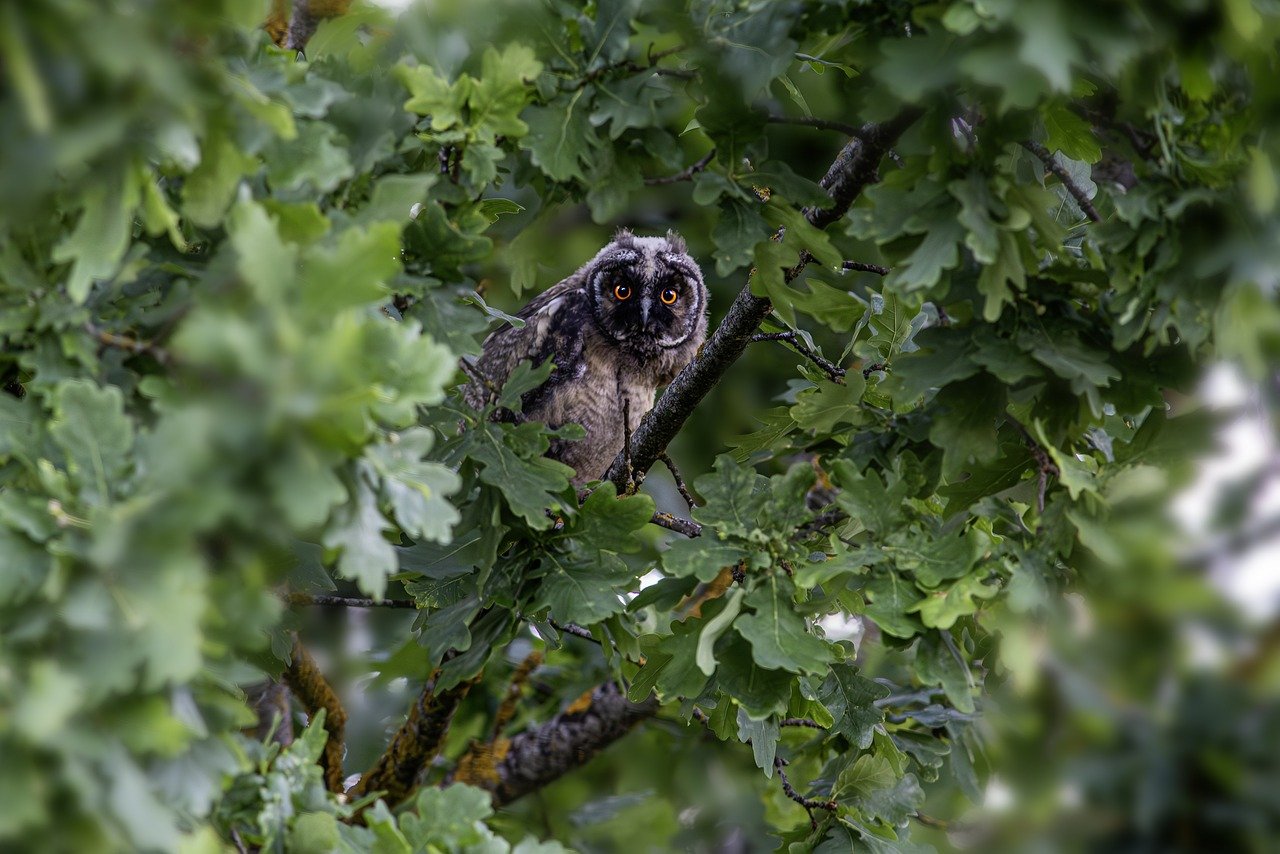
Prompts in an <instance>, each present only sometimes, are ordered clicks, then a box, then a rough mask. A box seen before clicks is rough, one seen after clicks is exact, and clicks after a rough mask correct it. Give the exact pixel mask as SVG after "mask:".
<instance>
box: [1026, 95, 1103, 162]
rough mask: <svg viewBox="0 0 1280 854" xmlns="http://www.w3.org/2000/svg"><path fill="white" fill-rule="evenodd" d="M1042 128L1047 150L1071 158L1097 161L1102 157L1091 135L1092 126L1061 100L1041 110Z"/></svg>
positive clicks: (1095, 140) (1099, 147)
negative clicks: (1044, 133) (1046, 136)
mask: <svg viewBox="0 0 1280 854" xmlns="http://www.w3.org/2000/svg"><path fill="white" fill-rule="evenodd" d="M1041 117H1042V118H1043V119H1044V129H1045V131H1046V132H1047V133H1048V139H1046V140H1045V142H1046V143H1048V147H1049V151H1051V152H1053V151H1061V152H1062V153H1063V154H1065V155H1066V156H1067V157H1070V158H1071V159H1073V160H1083V161H1084V162H1085V163H1097V162H1098V161H1099V160H1101V159H1102V147H1101V146H1099V145H1098V140H1097V138H1096V137H1095V136H1094V135H1093V128H1092V127H1090V126H1089V123H1088V122H1086V121H1085V120H1084V119H1082V118H1080V117H1079V116H1077V115H1076V114H1075V113H1074V112H1072V111H1071V109H1070V108H1069V107H1067V105H1066V104H1065V103H1063V102H1061V101H1057V102H1054V103H1052V104H1050V105H1049V106H1047V107H1045V108H1044V110H1043V111H1042V112H1041Z"/></svg>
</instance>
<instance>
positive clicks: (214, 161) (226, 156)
mask: <svg viewBox="0 0 1280 854" xmlns="http://www.w3.org/2000/svg"><path fill="white" fill-rule="evenodd" d="M200 155H201V156H200V165H199V166H197V167H196V169H195V170H194V171H193V172H192V173H191V174H190V175H188V176H187V178H186V180H185V181H184V182H183V184H182V212H183V213H184V214H186V215H187V217H189V218H190V220H191V221H192V222H193V223H195V224H196V225H198V226H200V227H201V228H215V227H217V226H218V225H219V224H220V223H221V221H222V215H223V214H224V213H226V210H227V207H228V206H229V205H230V204H231V200H232V198H233V197H234V196H235V192H236V186H237V185H238V184H239V183H240V179H241V177H242V176H244V175H246V174H248V173H249V172H250V171H251V170H253V169H255V168H257V166H258V159H257V158H256V157H254V156H253V155H251V154H247V153H245V152H243V151H241V150H240V149H239V148H238V147H237V146H236V144H235V142H234V141H233V140H232V139H231V138H230V137H229V135H228V133H227V131H226V130H225V129H223V128H220V127H216V126H215V128H214V129H213V130H212V131H211V132H210V135H209V138H208V139H206V140H205V144H204V148H203V149H202V151H201V152H200Z"/></svg>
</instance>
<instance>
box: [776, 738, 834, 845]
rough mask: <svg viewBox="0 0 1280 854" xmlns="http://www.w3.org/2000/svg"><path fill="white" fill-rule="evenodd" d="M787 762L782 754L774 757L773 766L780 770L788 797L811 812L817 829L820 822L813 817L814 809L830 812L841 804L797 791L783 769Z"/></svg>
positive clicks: (783, 786) (810, 814)
mask: <svg viewBox="0 0 1280 854" xmlns="http://www.w3.org/2000/svg"><path fill="white" fill-rule="evenodd" d="M786 764H787V762H786V760H785V759H783V758H782V757H781V756H775V757H773V767H774V769H775V770H776V771H777V772H778V780H780V781H781V782H782V791H783V792H785V793H786V796H787V797H788V798H790V799H791V800H793V801H795V802H796V803H798V804H799V805H800V806H802V807H804V811H805V812H807V813H808V814H809V824H810V825H812V826H813V828H814V829H815V830H816V829H817V827H818V822H817V821H816V820H815V819H814V817H813V811H814V810H828V811H830V812H835V811H836V810H838V809H840V805H839V804H837V803H836V802H835V801H831V800H827V801H823V800H819V799H817V798H806V797H805V796H804V795H802V794H800V793H799V792H797V791H796V790H795V788H794V787H792V785H791V781H790V780H788V779H787V772H786V771H784V770H782V769H783V766H784V765H786Z"/></svg>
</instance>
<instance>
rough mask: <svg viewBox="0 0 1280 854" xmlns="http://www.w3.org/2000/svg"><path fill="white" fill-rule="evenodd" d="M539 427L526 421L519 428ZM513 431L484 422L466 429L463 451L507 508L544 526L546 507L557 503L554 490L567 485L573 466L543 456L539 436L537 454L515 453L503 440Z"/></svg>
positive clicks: (548, 522) (532, 523)
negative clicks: (539, 448) (498, 494)
mask: <svg viewBox="0 0 1280 854" xmlns="http://www.w3.org/2000/svg"><path fill="white" fill-rule="evenodd" d="M530 428H531V429H532V430H533V431H538V430H540V429H541V428H540V425H537V424H533V423H531V422H530V423H527V424H522V425H520V428H519V429H523V430H524V431H525V432H528V430H529V429H530ZM513 432H514V431H511V430H504V429H502V428H500V427H499V426H498V425H496V424H489V423H486V424H484V425H482V426H480V427H478V428H477V429H475V430H471V431H469V432H468V433H467V435H466V439H465V441H464V446H463V447H464V451H465V452H466V453H467V454H468V455H469V456H471V457H472V458H473V459H475V460H476V461H477V462H479V463H480V464H481V466H482V468H481V469H480V479H481V480H482V481H484V482H485V483H487V484H489V485H490V486H492V487H493V488H494V489H497V490H498V491H499V492H501V493H502V497H503V499H504V500H505V501H506V503H507V505H508V506H509V507H510V508H511V511H512V512H513V513H515V514H517V515H518V516H521V517H523V518H524V520H525V522H526V523H527V524H528V525H529V526H530V527H532V528H538V529H542V528H548V527H550V526H551V521H552V520H551V519H550V518H549V517H548V516H547V513H546V511H547V508H549V507H554V506H555V505H556V504H557V498H556V495H557V493H560V492H562V491H564V490H565V489H567V488H568V486H569V478H570V477H571V476H572V474H573V469H571V468H569V467H568V466H566V465H564V464H563V463H558V462H556V461H554V460H549V459H546V458H545V457H542V456H541V453H542V452H543V451H545V450H546V440H545V439H543V440H542V450H538V451H537V453H538V454H539V456H534V457H532V458H527V457H522V456H518V455H517V454H516V453H515V452H514V451H513V450H512V448H511V447H510V446H509V445H508V444H507V436H509V435H510V434H511V433H513Z"/></svg>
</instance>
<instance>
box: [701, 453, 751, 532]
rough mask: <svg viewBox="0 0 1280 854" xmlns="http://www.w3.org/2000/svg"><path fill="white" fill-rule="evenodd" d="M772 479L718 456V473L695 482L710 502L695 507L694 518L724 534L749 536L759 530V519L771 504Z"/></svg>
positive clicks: (716, 464) (728, 458)
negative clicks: (770, 488) (770, 487)
mask: <svg viewBox="0 0 1280 854" xmlns="http://www.w3.org/2000/svg"><path fill="white" fill-rule="evenodd" d="M768 483H769V481H768V479H767V478H765V477H763V476H761V475H759V474H757V473H756V472H755V471H754V470H753V469H751V468H747V467H744V466H740V465H738V463H737V462H735V461H734V460H733V458H732V457H729V456H726V455H723V454H722V455H721V456H719V457H716V462H715V471H714V473H712V474H704V475H703V476H702V477H700V478H698V479H697V480H696V481H694V487H695V488H696V489H697V490H698V494H699V495H701V496H702V497H703V498H704V499H706V502H707V503H706V504H705V505H704V506H702V507H697V508H694V511H693V518H694V519H696V520H698V521H699V522H701V523H702V524H703V525H707V526H709V527H712V528H715V529H716V530H717V531H718V532H719V533H721V534H728V535H733V536H738V537H748V536H750V534H751V532H752V531H755V530H757V528H758V527H759V521H758V520H759V516H760V512H761V510H763V509H764V506H765V503H766V502H767V501H768V498H769V494H768V492H767V488H768Z"/></svg>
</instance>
